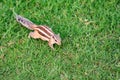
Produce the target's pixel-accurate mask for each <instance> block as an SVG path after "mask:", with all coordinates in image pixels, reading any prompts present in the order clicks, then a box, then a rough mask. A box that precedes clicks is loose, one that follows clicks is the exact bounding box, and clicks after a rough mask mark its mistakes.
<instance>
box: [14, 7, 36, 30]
mask: <svg viewBox="0 0 120 80" xmlns="http://www.w3.org/2000/svg"><path fill="white" fill-rule="evenodd" d="M13 14H14V15H15V18H16V20H17V22H19V23H21V24H22V25H23V26H25V27H26V28H28V29H30V30H33V29H34V28H35V27H37V25H35V24H34V23H33V22H31V21H30V20H29V19H27V18H24V17H22V16H20V15H18V14H17V13H16V12H15V11H14V9H13Z"/></svg>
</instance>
